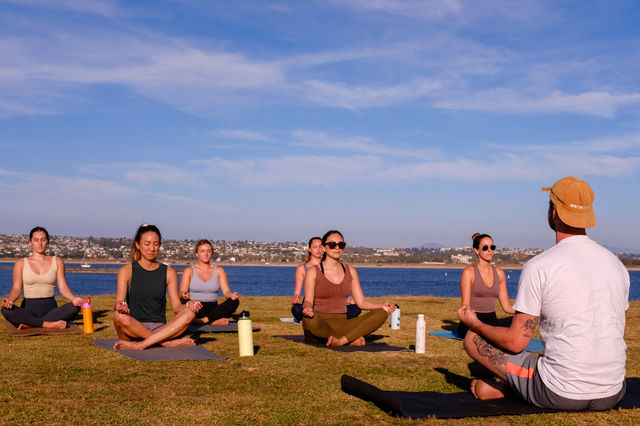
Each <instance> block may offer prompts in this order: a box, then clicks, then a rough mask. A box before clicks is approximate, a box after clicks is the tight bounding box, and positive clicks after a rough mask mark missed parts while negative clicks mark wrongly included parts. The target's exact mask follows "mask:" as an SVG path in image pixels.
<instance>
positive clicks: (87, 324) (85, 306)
mask: <svg viewBox="0 0 640 426" xmlns="http://www.w3.org/2000/svg"><path fill="white" fill-rule="evenodd" d="M87 300H88V301H87V302H83V303H82V325H83V328H84V334H91V333H93V310H92V309H91V298H90V297H87Z"/></svg>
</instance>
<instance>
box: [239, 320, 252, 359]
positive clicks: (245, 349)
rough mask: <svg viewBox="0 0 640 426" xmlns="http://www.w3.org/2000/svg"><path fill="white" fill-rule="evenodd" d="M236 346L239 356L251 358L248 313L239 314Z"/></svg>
mask: <svg viewBox="0 0 640 426" xmlns="http://www.w3.org/2000/svg"><path fill="white" fill-rule="evenodd" d="M238 345H239V349H240V356H253V326H252V325H251V316H250V315H249V311H242V312H240V318H238Z"/></svg>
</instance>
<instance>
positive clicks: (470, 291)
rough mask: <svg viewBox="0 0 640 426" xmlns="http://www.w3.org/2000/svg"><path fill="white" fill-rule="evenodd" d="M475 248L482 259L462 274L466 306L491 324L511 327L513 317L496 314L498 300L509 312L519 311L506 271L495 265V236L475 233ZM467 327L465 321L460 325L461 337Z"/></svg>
mask: <svg viewBox="0 0 640 426" xmlns="http://www.w3.org/2000/svg"><path fill="white" fill-rule="evenodd" d="M471 239H472V240H473V251H475V252H476V256H477V257H478V261H477V263H476V264H475V265H473V266H467V267H466V268H464V270H463V271H462V277H460V293H461V294H462V306H465V305H466V306H470V307H471V309H473V310H474V312H475V313H476V315H477V316H478V318H479V319H480V321H482V322H484V323H486V324H491V325H502V326H505V327H507V326H508V325H509V324H510V322H511V317H508V318H501V319H498V318H497V317H496V312H495V305H496V299H498V300H499V301H500V305H501V306H502V309H503V310H504V311H505V312H506V313H508V314H515V311H514V310H513V308H512V307H511V302H510V301H509V294H508V293H507V279H506V277H505V275H504V271H503V270H502V269H500V268H497V267H495V266H493V265H491V260H492V259H493V254H494V250H495V249H496V246H495V245H494V244H493V238H491V236H490V235H488V234H480V233H475V234H473V236H472V237H471ZM467 330H468V328H467V326H466V325H464V324H463V323H462V322H461V323H459V325H458V336H460V337H463V338H464V336H465V335H466V334H467Z"/></svg>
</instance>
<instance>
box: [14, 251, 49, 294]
mask: <svg viewBox="0 0 640 426" xmlns="http://www.w3.org/2000/svg"><path fill="white" fill-rule="evenodd" d="M57 273H58V262H57V261H56V257H55V256H53V257H52V258H51V266H50V267H49V270H48V271H47V272H45V273H44V274H36V273H35V272H33V269H31V265H29V259H27V258H26V257H25V258H24V267H23V269H22V291H24V297H25V299H35V298H39V297H53V294H54V292H55V289H56V275H57Z"/></svg>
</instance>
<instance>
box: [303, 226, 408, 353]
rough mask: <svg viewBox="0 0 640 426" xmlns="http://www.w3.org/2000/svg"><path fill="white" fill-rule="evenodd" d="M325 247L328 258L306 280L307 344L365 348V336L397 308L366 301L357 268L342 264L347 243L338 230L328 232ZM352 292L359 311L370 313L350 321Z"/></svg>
mask: <svg viewBox="0 0 640 426" xmlns="http://www.w3.org/2000/svg"><path fill="white" fill-rule="evenodd" d="M322 245H323V246H324V249H325V256H324V258H323V260H322V262H320V264H319V265H316V266H314V267H313V268H310V269H309V270H308V271H307V274H306V276H305V281H304V293H305V299H304V304H303V310H302V312H303V314H304V319H303V320H302V327H303V329H304V332H305V341H306V342H307V343H326V345H327V346H343V345H347V344H349V345H354V346H364V344H365V340H364V336H366V335H368V334H370V333H372V332H373V331H375V330H377V329H378V328H379V327H380V326H381V325H382V324H383V323H384V322H385V321H386V319H387V316H388V314H389V313H391V312H393V311H394V310H395V308H396V307H395V305H393V304H391V303H389V302H385V303H374V302H368V301H367V300H366V299H365V297H364V294H363V293H362V288H361V286H360V280H359V279H358V273H357V272H356V269H355V268H354V267H353V266H350V265H344V264H343V263H341V262H340V257H341V256H342V253H343V250H344V248H345V246H346V243H345V242H344V238H343V236H342V234H341V233H340V232H339V231H335V230H332V231H329V232H327V233H326V234H325V235H324V237H322ZM349 293H351V295H352V296H353V298H354V299H355V301H356V304H357V305H358V307H359V308H360V309H363V310H368V311H369V312H367V313H366V314H362V315H360V316H358V317H356V318H350V319H347V316H346V312H347V298H348V296H349Z"/></svg>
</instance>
